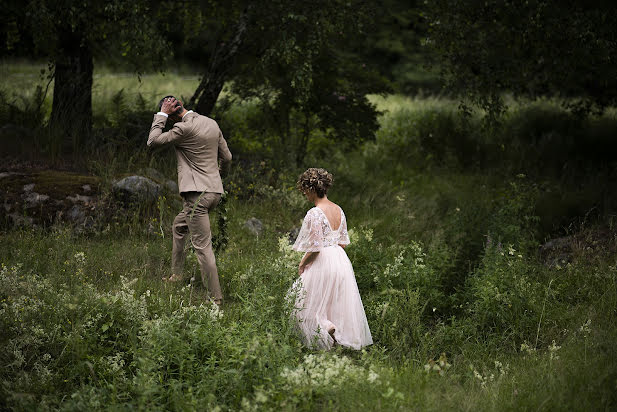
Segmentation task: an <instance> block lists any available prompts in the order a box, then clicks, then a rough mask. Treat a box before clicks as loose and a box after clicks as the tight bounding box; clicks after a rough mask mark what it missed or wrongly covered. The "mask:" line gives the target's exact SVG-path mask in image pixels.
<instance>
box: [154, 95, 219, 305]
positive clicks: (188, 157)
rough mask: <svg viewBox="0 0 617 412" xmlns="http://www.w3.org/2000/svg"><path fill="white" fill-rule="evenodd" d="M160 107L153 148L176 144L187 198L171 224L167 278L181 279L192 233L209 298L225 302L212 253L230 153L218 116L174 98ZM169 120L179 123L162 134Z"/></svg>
mask: <svg viewBox="0 0 617 412" xmlns="http://www.w3.org/2000/svg"><path fill="white" fill-rule="evenodd" d="M158 107H159V112H158V113H157V114H155V115H154V121H153V122H152V126H151V127H150V135H149V136H148V146H154V145H161V144H166V143H171V144H173V145H174V149H175V150H176V158H177V160H178V188H179V190H180V195H181V196H182V198H183V200H184V207H183V209H182V211H181V212H180V213H179V214H178V216H176V218H175V219H174V223H173V227H172V231H173V247H172V254H171V268H172V275H171V276H170V277H169V278H167V277H165V278H163V280H164V281H169V282H177V281H180V280H182V268H183V266H184V242H185V239H186V237H187V235H189V234H190V236H191V242H192V244H193V247H194V248H195V253H196V255H197V260H198V261H199V267H200V269H201V280H202V282H203V283H204V285H206V281H207V286H208V289H209V293H210V298H211V299H213V300H214V302H215V303H216V304H218V305H220V304H221V302H222V299H223V295H222V293H221V287H220V285H219V276H218V271H217V268H216V260H215V258H214V252H213V251H212V233H211V231H210V218H209V216H208V212H209V211H210V210H211V209H212V208H214V207H215V206H216V205H217V204H218V203H219V201H220V200H221V194H222V193H223V183H222V182H221V176H220V172H219V160H221V161H222V163H223V166H228V165H229V162H231V152H230V151H229V149H228V148H227V142H226V141H225V139H224V138H223V134H222V133H221V129H219V126H218V124H217V123H216V122H215V121H214V120H213V119H210V118H209V117H206V116H201V115H199V114H197V113H195V112H193V111H192V110H186V109H185V108H184V106H183V105H182V102H181V101H180V100H177V99H176V98H175V97H173V96H165V97H164V98H163V99H161V101H160V102H159V106H158ZM168 118H170V119H171V120H173V121H175V122H176V123H175V124H174V126H173V127H172V129H171V130H169V131H168V132H165V133H163V128H164V127H165V123H166V122H167V119H168Z"/></svg>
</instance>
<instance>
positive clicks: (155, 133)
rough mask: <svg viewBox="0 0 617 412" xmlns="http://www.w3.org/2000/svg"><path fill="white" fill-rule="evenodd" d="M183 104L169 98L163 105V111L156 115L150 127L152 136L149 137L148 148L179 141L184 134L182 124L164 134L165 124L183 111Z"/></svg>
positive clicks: (177, 124) (179, 123)
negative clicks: (172, 116) (175, 114)
mask: <svg viewBox="0 0 617 412" xmlns="http://www.w3.org/2000/svg"><path fill="white" fill-rule="evenodd" d="M183 109H184V108H183V107H182V102H180V101H179V100H176V99H175V98H173V97H171V98H167V99H165V101H164V102H163V104H162V105H161V111H160V112H158V113H157V114H155V115H154V120H153V121H152V126H150V134H149V135H148V143H147V145H148V146H153V145H161V144H165V143H172V142H175V141H177V140H179V139H180V138H181V137H182V135H183V133H182V128H181V124H182V123H181V122H178V123H176V124H175V125H174V127H173V128H172V129H171V130H169V131H168V132H165V133H163V128H165V123H167V118H168V117H169V115H171V114H174V113H176V112H178V111H180V110H183Z"/></svg>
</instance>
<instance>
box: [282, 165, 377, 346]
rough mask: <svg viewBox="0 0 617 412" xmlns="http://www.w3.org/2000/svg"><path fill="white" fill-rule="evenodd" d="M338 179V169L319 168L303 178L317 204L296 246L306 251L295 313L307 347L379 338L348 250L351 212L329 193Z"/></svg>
mask: <svg viewBox="0 0 617 412" xmlns="http://www.w3.org/2000/svg"><path fill="white" fill-rule="evenodd" d="M332 180H333V179H332V174H330V173H328V172H327V171H326V170H324V169H317V168H310V169H308V170H307V171H305V172H304V173H302V175H300V178H299V180H298V189H300V191H302V193H304V195H305V196H306V198H307V199H308V200H309V201H310V202H312V203H314V204H315V207H314V208H312V209H310V210H309V211H308V212H307V213H306V216H305V217H304V221H303V223H302V228H301V229H300V233H299V234H298V238H297V239H296V242H295V243H294V245H293V248H294V250H297V251H302V252H306V253H305V254H304V257H303V258H302V260H301V261H300V265H299V267H298V273H299V275H300V278H299V279H298V280H296V282H295V283H294V286H293V288H292V290H293V291H296V293H297V295H296V302H295V307H296V310H297V311H296V313H295V316H296V320H297V322H298V328H299V329H300V332H301V334H302V338H303V340H304V343H305V344H306V345H307V346H309V347H316V348H322V349H330V348H332V346H333V345H334V344H338V345H342V346H345V347H349V348H353V349H360V348H362V347H364V346H367V345H370V344H372V343H373V339H372V337H371V331H370V330H369V327H368V322H367V321H366V315H365V313H364V307H363V306H362V300H361V299H360V293H359V291H358V285H357V284H356V279H355V277H354V272H353V267H352V266H351V262H350V261H349V258H348V257H347V254H346V253H345V250H344V248H345V246H347V245H348V244H349V236H348V235H347V222H346V220H345V214H344V213H343V209H341V208H340V207H339V206H338V205H337V204H336V203H333V202H331V201H330V200H328V197H327V195H326V193H327V192H328V189H329V188H330V186H331V185H332Z"/></svg>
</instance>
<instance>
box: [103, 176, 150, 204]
mask: <svg viewBox="0 0 617 412" xmlns="http://www.w3.org/2000/svg"><path fill="white" fill-rule="evenodd" d="M112 188H113V191H114V193H115V194H116V195H119V196H120V197H124V198H125V199H124V200H129V201H133V200H137V201H141V202H156V200H157V199H158V197H159V194H160V193H161V185H159V184H158V183H155V182H153V181H152V180H151V179H148V178H147V177H143V176H129V177H125V178H124V179H120V180H117V181H115V182H114V183H113V186H112Z"/></svg>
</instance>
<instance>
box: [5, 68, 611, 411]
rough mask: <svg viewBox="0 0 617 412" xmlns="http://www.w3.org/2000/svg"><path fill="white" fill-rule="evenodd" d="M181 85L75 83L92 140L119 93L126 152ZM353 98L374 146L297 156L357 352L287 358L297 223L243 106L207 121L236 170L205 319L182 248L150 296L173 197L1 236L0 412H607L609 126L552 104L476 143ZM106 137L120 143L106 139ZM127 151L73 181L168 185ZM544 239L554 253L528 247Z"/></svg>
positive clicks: (396, 99)
mask: <svg viewBox="0 0 617 412" xmlns="http://www.w3.org/2000/svg"><path fill="white" fill-rule="evenodd" d="M19 64H21V63H19ZM19 64H16V63H4V64H3V66H2V67H3V73H4V74H5V75H3V76H2V79H3V80H2V83H1V84H0V88H1V89H2V91H3V96H4V99H5V100H6V99H8V101H11V102H13V104H14V105H15V109H14V110H18V109H19V108H20V107H21V108H22V109H23V107H26V106H27V105H26V106H20V105H21V104H22V103H20V101H19V100H18V99H17V98H16V97H15V98H12V97H11V96H22V97H23V101H24V102H26V101H28V99H29V98H31V97H32V96H33V94H30V95H28V94H27V93H30V92H31V90H32V89H33V87H34V86H36V84H39V83H38V82H39V80H32V82H31V83H28V82H26V81H24V82H23V83H19V82H22V80H20V79H18V76H22V74H23V73H31V74H32V76H33V77H28V78H29V79H34V78H35V77H36V76H38V72H39V69H40V68H39V67H36V66H34V65H32V64H27V63H23V65H24V67H19V66H18V65H19ZM16 76H17V77H16ZM196 82H197V77H196V76H191V75H190V74H167V75H166V76H164V77H163V76H161V75H149V76H143V77H142V83H141V84H140V83H138V82H137V79H136V78H135V77H134V76H129V75H122V74H117V73H114V72H113V71H110V70H102V71H99V72H95V87H94V101H95V102H96V104H95V107H94V111H95V119H99V120H98V126H99V127H101V128H102V127H110V126H114V127H116V129H114V130H116V131H118V130H121V131H122V132H126V130H132V129H130V128H128V129H127V128H122V127H121V126H122V125H118V124H117V123H116V124H113V122H111V121H109V114H110V113H113V111H112V108H113V99H114V96H117V93H118V92H119V91H120V90H121V89H124V90H125V92H124V93H125V95H124V97H122V99H124V100H122V101H123V102H124V103H123V104H124V105H125V106H128V107H131V105H132V104H137V103H135V102H138V101H139V99H143V100H145V102H146V103H145V104H144V106H145V107H144V110H143V111H144V112H146V113H145V114H140V112H139V110H136V112H137V114H136V116H142V117H139V118H140V119H141V118H144V119H146V118H148V120H145V121H146V123H145V126H143V125H142V124H140V126H143V127H144V129H143V131H144V132H143V135H144V139H145V131H146V130H147V128H148V126H149V123H148V122H149V119H150V118H151V115H152V109H151V108H150V107H151V106H154V104H155V103H156V100H158V96H160V95H162V94H166V93H168V91H169V90H173V91H174V92H175V91H176V90H179V91H180V92H179V93H178V94H180V95H183V94H184V93H186V95H189V94H190V92H191V88H193V87H194V84H195V83H196ZM16 84H22V86H20V87H16V86H15V85H16ZM26 91H28V92H26ZM139 96H141V97H139ZM372 99H373V101H374V102H375V103H376V104H377V105H378V107H379V108H380V109H381V110H383V111H384V113H383V115H382V116H381V118H380V124H381V128H380V130H379V131H378V133H377V136H376V139H375V141H372V142H367V143H364V144H362V145H361V146H358V147H356V148H355V149H354V150H351V151H346V152H342V151H336V150H332V145H331V144H329V143H327V142H324V141H322V140H320V139H319V138H318V136H316V137H315V139H314V141H313V144H312V146H311V151H310V153H309V156H308V158H307V163H308V164H310V165H311V166H321V167H325V168H327V169H328V170H329V171H331V172H332V173H333V174H334V177H335V182H334V186H333V187H332V189H331V192H330V198H331V199H332V200H333V201H335V202H337V203H339V204H340V205H341V206H342V207H343V209H344V210H345V212H346V215H347V218H348V224H349V228H350V229H351V230H350V237H351V245H350V246H349V247H348V248H347V249H346V251H347V253H348V255H349V257H350V259H351V261H352V263H353V265H354V270H355V274H356V279H357V283H358V286H359V289H360V293H361V295H362V299H363V303H364V305H365V310H366V313H367V317H368V322H369V326H370V328H371V332H372V334H373V339H374V341H375V344H374V345H372V346H370V347H368V348H366V349H365V350H363V351H359V352H355V351H350V350H345V349H343V348H336V349H335V350H333V351H331V352H317V351H312V350H309V349H306V348H304V347H303V346H302V345H301V343H300V340H299V338H298V336H297V335H296V332H295V330H294V328H293V322H292V321H291V320H290V317H291V313H292V310H293V308H292V307H291V305H290V304H289V302H288V300H287V299H286V296H287V293H288V291H289V288H290V286H291V284H292V283H293V280H294V279H295V278H296V276H297V264H298V262H299V260H300V258H301V255H300V254H298V253H296V252H293V251H292V250H291V248H290V244H289V232H290V231H291V230H292V229H293V228H295V227H298V226H299V225H300V223H301V219H302V217H303V216H304V213H305V211H306V210H308V209H309V208H310V207H311V205H309V204H308V203H307V202H306V201H305V200H304V199H303V198H302V196H301V195H300V193H299V192H298V191H297V190H296V189H295V188H294V183H295V179H296V177H297V175H298V174H299V173H300V172H301V171H302V169H301V168H298V167H295V166H287V167H280V166H275V165H274V163H273V161H272V159H271V157H269V155H268V154H263V146H260V145H258V144H251V142H252V141H253V140H254V139H255V135H253V134H251V132H250V131H247V130H248V128H247V127H246V125H245V124H244V122H245V121H246V120H245V119H246V118H248V117H250V115H251V110H252V108H251V107H252V106H251V104H244V105H237V106H234V107H232V108H231V109H229V110H228V111H227V112H225V113H220V116H221V119H220V124H221V125H228V128H224V129H223V131H224V132H225V133H226V136H227V138H228V141H229V144H230V147H231V150H232V151H234V150H235V151H234V154H238V156H237V157H236V161H235V164H234V167H233V169H232V171H231V173H230V175H229V176H227V177H226V179H225V185H226V188H227V190H228V192H229V193H228V195H227V203H226V216H225V217H226V219H227V222H228V225H227V230H226V237H227V247H226V248H225V249H224V250H222V251H220V252H219V253H218V255H217V262H218V267H219V272H220V274H221V283H222V288H223V293H224V295H225V303H224V305H223V307H222V309H221V310H219V309H218V308H217V307H216V306H214V305H213V304H211V303H209V302H208V301H207V300H206V299H205V291H204V289H203V287H202V286H200V285H192V284H190V283H189V282H188V278H190V277H191V276H192V275H197V273H198V267H197V262H196V259H195V258H194V254H193V253H192V251H191V250H189V251H188V252H189V258H188V259H187V264H186V278H187V281H186V282H183V283H182V284H180V285H168V284H163V283H162V282H161V280H160V279H161V277H162V276H164V275H168V274H169V266H170V252H171V240H170V235H171V234H170V227H171V221H172V219H173V217H174V215H175V213H176V212H177V211H178V210H179V209H178V200H179V199H178V198H171V197H170V198H161V199H159V202H158V203H157V205H156V208H155V209H154V210H153V211H149V213H145V212H144V211H140V210H136V211H134V213H133V214H131V213H125V214H123V215H122V216H123V218H122V219H116V220H115V221H113V222H111V223H110V222H103V221H101V222H100V224H97V225H94V227H93V229H92V230H89V231H78V230H75V228H74V227H70V226H67V225H53V226H51V227H46V228H17V227H5V228H3V229H2V231H1V232H0V244H1V245H2V248H0V263H1V269H0V312H1V314H0V331H1V333H0V345H1V347H2V350H0V365H1V368H0V379H1V380H2V385H1V386H0V407H2V408H3V409H4V408H7V409H9V408H10V409H16V410H49V409H54V410H56V409H62V410H86V409H87V410H125V409H141V410H217V411H226V410H247V411H251V410H255V411H257V410H365V409H368V410H384V411H386V410H387V411H390V410H429V411H430V410H499V411H502V410H541V411H553V410H612V409H614V408H615V407H616V406H617V345H615V342H616V340H617V316H616V315H617V313H616V312H617V237H616V231H615V227H614V215H613V214H612V211H613V210H614V205H615V196H614V195H613V193H612V191H611V190H610V187H611V185H612V184H613V180H612V179H613V172H612V170H613V168H612V165H611V164H610V162H608V161H606V159H605V158H603V157H602V154H603V152H605V151H606V150H608V148H610V147H611V146H610V145H611V144H612V142H611V140H610V139H609V137H607V136H614V134H613V133H614V131H615V130H617V128H616V127H615V123H616V120H615V118H614V112H612V111H609V112H608V113H606V114H604V115H603V116H597V117H592V118H589V119H585V120H580V119H577V118H576V117H575V116H574V115H572V114H570V113H568V112H567V111H566V110H565V109H562V108H561V107H560V106H559V103H558V102H554V101H549V100H547V101H542V102H539V103H538V102H536V103H529V102H512V104H511V109H510V111H509V113H508V115H507V117H506V118H505V119H504V122H503V124H501V125H499V126H493V127H492V128H489V127H488V126H486V125H484V124H483V123H482V121H481V119H480V116H475V117H472V118H471V119H465V118H461V117H460V116H459V114H458V111H457V103H456V102H455V101H450V100H447V99H444V98H439V97H427V98H416V99H414V98H408V97H402V96H387V97H379V96H375V97H372ZM46 104H48V103H46ZM125 106H123V107H125ZM146 106H147V107H146ZM146 109H147V110H146ZM140 110H141V109H140ZM2 114H3V116H0V118H2V120H3V121H5V122H6V121H8V114H7V112H6V109H5V111H4V112H3V113H2ZM123 137H126V141H127V142H128V143H126V144H127V145H129V144H130V143H131V142H133V141H134V139H135V138H134V137H133V136H123V135H121V136H119V137H115V139H117V140H121V139H122V138H123ZM97 139H104V137H100V136H99V137H97ZM132 139H133V140H132ZM588 146H593V147H591V148H589V149H588V151H587V152H585V151H583V152H581V150H582V149H581V148H585V147H588ZM123 147H124V146H123ZM126 147H129V146H126ZM130 147H132V150H131V151H130V152H128V153H127V152H126V151H123V150H117V151H111V149H109V150H110V151H108V152H105V153H106V155H108V156H111V157H113V159H112V160H110V158H100V157H99V158H98V159H95V158H89V159H85V160H84V161H82V162H78V164H79V167H81V168H83V169H85V170H86V171H87V172H89V173H92V174H95V175H97V176H99V177H100V178H101V181H102V182H103V183H102V186H105V187H106V185H108V184H109V182H110V181H111V180H112V179H113V178H114V176H117V175H121V174H123V173H131V172H134V171H135V170H136V169H137V168H139V167H145V166H153V167H156V168H157V169H159V170H160V171H161V172H163V173H164V174H166V175H167V176H169V177H171V178H173V177H174V176H175V170H174V159H173V155H172V153H170V152H168V151H159V152H157V153H154V154H153V153H152V152H149V151H147V150H146V149H145V148H144V147H141V146H139V145H137V144H135V145H134V146H130ZM110 153H113V155H110ZM577 154H578V155H577ZM564 159H566V160H567V161H566V162H565V163H566V164H567V166H564ZM0 171H2V170H0ZM104 191H105V190H103V192H104ZM251 217H257V218H259V219H260V220H261V221H262V222H263V224H264V229H263V232H262V233H261V234H260V235H259V236H255V235H254V234H252V233H251V232H250V231H249V230H248V229H247V228H246V227H245V226H244V223H245V222H246V220H247V219H249V218H251ZM212 220H213V221H214V222H215V228H214V232H215V233H216V234H219V235H220V234H221V233H220V227H218V226H217V225H216V222H217V221H218V219H216V215H214V214H213V219H212ZM152 227H154V228H155V230H152V229H151V228H152ZM558 237H559V238H561V239H564V240H563V241H562V242H561V244H562V247H561V248H556V249H550V248H547V247H541V245H543V244H545V243H546V242H547V241H548V240H549V239H554V238H558Z"/></svg>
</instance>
